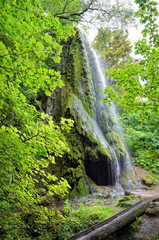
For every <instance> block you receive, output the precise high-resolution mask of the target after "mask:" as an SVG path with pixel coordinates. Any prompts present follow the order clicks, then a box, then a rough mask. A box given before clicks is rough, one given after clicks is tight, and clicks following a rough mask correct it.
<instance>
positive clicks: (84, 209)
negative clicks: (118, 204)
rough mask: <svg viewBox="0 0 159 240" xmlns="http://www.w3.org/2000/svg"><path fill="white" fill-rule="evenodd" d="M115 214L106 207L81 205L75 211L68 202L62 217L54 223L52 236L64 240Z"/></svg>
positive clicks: (114, 211)
mask: <svg viewBox="0 0 159 240" xmlns="http://www.w3.org/2000/svg"><path fill="white" fill-rule="evenodd" d="M115 213H116V210H114V209H111V208H108V207H106V206H100V205H96V206H90V207H88V206H84V205H83V204H81V205H80V206H79V208H78V209H77V210H74V209H73V208H71V207H70V204H69V202H68V201H66V202H65V205H64V212H63V216H61V220H60V221H59V220H58V221H57V223H55V225H54V228H53V236H55V238H52V239H57V238H58V239H59V240H64V239H67V238H69V237H71V236H72V235H75V234H76V233H78V232H81V231H83V230H84V229H86V228H88V227H90V226H92V225H94V224H96V223H98V222H100V221H103V220H105V219H107V218H109V217H111V216H112V215H114V214H115Z"/></svg>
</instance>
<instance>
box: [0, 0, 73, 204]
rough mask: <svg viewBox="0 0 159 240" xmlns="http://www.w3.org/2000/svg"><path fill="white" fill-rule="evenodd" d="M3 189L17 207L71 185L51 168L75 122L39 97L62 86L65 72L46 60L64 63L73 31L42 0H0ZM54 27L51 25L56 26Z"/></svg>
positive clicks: (61, 192) (64, 190)
mask: <svg viewBox="0 0 159 240" xmlns="http://www.w3.org/2000/svg"><path fill="white" fill-rule="evenodd" d="M0 6H1V13H0V21H1V27H0V66H1V67H0V72H1V80H0V96H1V100H0V109H1V115H0V143H1V144H0V165H1V168H0V179H1V180H0V185H1V189H0V195H1V198H2V199H3V200H4V201H8V202H9V203H14V204H15V205H16V206H18V207H26V206H28V205H32V204H33V203H40V202H42V201H43V200H44V199H45V198H46V197H48V196H49V197H50V196H53V195H62V196H63V195H65V194H66V193H67V191H68V188H69V185H68V183H67V181H66V180H64V179H61V180H60V179H58V178H57V177H56V176H55V175H52V174H51V173H49V171H48V168H49V166H50V165H51V164H54V163H55V159H56V158H57V157H62V156H63V154H64V153H65V152H68V151H69V148H68V146H67V143H66V139H65V137H64V132H65V131H69V129H70V127H71V126H72V125H73V123H72V121H71V120H65V119H62V120H61V124H59V126H55V125H54V123H53V121H52V119H51V118H50V117H49V116H47V115H45V114H44V113H43V112H42V113H40V112H39V111H38V109H39V110H41V111H42V107H41V106H40V102H38V101H37V98H38V96H39V93H40V92H42V91H43V92H44V93H45V94H46V95H47V96H48V95H51V93H52V91H54V90H55V89H56V87H57V86H59V87H62V86H63V82H62V80H61V79H60V73H59V72H58V71H55V69H49V68H48V66H47V64H46V62H47V59H48V58H49V59H52V61H53V62H54V64H56V63H59V61H60V54H61V51H62V46H61V45H60V41H61V40H66V39H67V38H68V36H70V35H71V34H73V33H74V30H73V29H72V28H71V26H64V25H62V23H60V21H59V19H58V18H56V17H53V16H52V15H51V14H49V13H47V14H44V12H43V9H42V7H41V5H40V3H38V2H37V1H33V2H32V1H30V0H24V1H16V0H14V1H3V2H1V3H0ZM51 29H52V30H51Z"/></svg>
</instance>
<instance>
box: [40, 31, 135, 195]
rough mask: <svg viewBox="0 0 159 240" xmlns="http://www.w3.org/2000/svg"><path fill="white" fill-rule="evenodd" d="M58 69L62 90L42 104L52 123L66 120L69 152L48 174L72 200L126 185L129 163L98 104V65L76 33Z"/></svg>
mask: <svg viewBox="0 0 159 240" xmlns="http://www.w3.org/2000/svg"><path fill="white" fill-rule="evenodd" d="M58 68H59V70H60V72H61V75H62V80H63V81H64V83H65V86H64V87H63V88H62V89H59V88H57V89H56V91H55V92H54V93H53V94H52V96H51V97H49V98H48V99H47V101H46V103H45V104H44V105H45V109H46V112H47V113H48V114H49V115H51V116H52V117H53V119H54V121H55V122H56V123H58V122H59V120H60V118H61V117H65V118H71V119H73V120H74V126H75V127H74V128H73V129H72V131H71V133H70V134H67V133H66V138H67V139H68V144H69V147H70V153H69V154H68V155H67V156H65V157H64V158H63V159H59V161H58V162H57V164H56V166H55V168H54V170H53V171H56V172H58V173H59V177H65V178H66V179H67V180H68V182H69V183H70V185H71V186H72V192H71V196H72V197H75V196H76V195H85V194H87V193H88V192H89V191H90V189H91V191H92V189H98V187H97V185H98V186H101V185H115V184H116V183H117V182H119V181H121V183H123V185H124V184H125V186H126V183H127V182H128V165H129V164H128V163H127V162H126V161H125V159H126V158H125V156H126V151H125V149H124V147H123V144H122V142H121V140H120V137H119V135H118V134H117V132H116V121H115V118H114V113H113V109H112V107H109V106H107V105H104V104H102V102H101V99H102V98H103V97H104V96H103V90H104V86H103V83H102V80H101V77H100V72H99V66H97V63H96V58H95V56H94V55H93V52H92V50H91V49H90V47H89V43H88V42H87V40H86V39H85V40H83V39H82V38H81V34H80V33H79V32H78V31H77V33H76V36H75V37H73V38H71V39H69V41H68V42H67V43H66V44H65V45H64V47H63V54H62V61H61V64H60V66H58ZM130 174H131V171H130V172H129V175H130ZM121 179H122V180H121ZM92 180H93V181H92ZM90 186H91V187H90Z"/></svg>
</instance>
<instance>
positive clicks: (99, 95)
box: [74, 28, 133, 191]
mask: <svg viewBox="0 0 159 240" xmlns="http://www.w3.org/2000/svg"><path fill="white" fill-rule="evenodd" d="M80 32H81V36H82V41H83V46H84V50H85V55H86V59H87V67H88V71H89V76H90V78H91V81H92V84H93V87H92V89H94V92H95V97H96V103H95V104H94V102H93V103H92V104H94V107H93V108H94V117H91V116H90V115H89V114H88V113H87V112H86V111H82V119H83V125H82V128H83V132H86V131H87V130H88V129H90V130H91V132H92V133H93V135H94V138H95V139H96V140H98V139H99V140H100V142H101V144H102V146H103V147H104V148H105V149H107V150H108V151H109V152H110V154H111V156H112V159H111V160H110V159H109V160H108V159H107V161H105V160H104V159H103V160H101V161H96V162H93V161H91V160H86V161H85V168H86V173H87V175H88V176H89V177H90V178H91V179H92V180H94V182H95V183H96V184H97V185H99V186H110V185H111V186H114V187H115V188H116V189H117V190H118V191H120V189H121V185H120V178H121V175H122V171H123V169H122V166H121V162H120V159H119V158H118V156H117V155H118V154H117V150H116V145H115V144H114V143H113V142H112V143H111V144H109V143H108V141H107V139H106V137H105V136H104V134H103V130H102V125H101V122H100V117H99V116H100V115H101V112H104V111H106V114H110V115H111V114H112V115H113V118H114V122H117V121H116V118H117V117H116V112H115V110H114V109H115V107H114V106H113V104H112V106H111V107H109V106H107V105H103V104H102V102H101V99H103V98H104V88H105V87H106V86H107V79H106V77H105V74H104V71H103V69H102V67H101V58H100V56H98V55H97V54H96V52H95V50H94V49H93V48H92V47H91V44H90V42H89V40H88V39H87V35H86V33H85V32H84V30H83V29H81V28H80ZM80 104H81V105H82V101H81V102H80V103H79V102H77V100H75V105H76V106H75V108H74V111H80V109H81V108H82V107H83V106H82V107H80ZM77 109H78V110H77ZM108 110H109V113H108ZM87 120H89V122H90V125H89V126H88V124H86V122H88V121H87ZM113 124H114V123H109V125H111V127H112V126H113ZM92 126H93V127H92ZM86 128H87V129H86ZM117 133H118V132H117ZM119 134H120V133H119ZM123 161H126V164H125V166H126V168H125V170H126V171H127V172H128V174H129V171H131V173H132V170H129V168H130V169H131V168H132V167H131V164H130V160H129V156H128V154H127V153H126V150H125V156H124V160H123ZM127 185H128V188H131V186H132V185H133V182H132V180H131V178H127Z"/></svg>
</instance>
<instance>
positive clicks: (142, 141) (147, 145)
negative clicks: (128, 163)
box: [122, 111, 159, 173]
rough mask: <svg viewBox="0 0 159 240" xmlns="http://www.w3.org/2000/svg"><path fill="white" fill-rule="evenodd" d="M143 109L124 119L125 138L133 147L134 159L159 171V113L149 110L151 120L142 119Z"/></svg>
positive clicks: (139, 163)
mask: <svg viewBox="0 0 159 240" xmlns="http://www.w3.org/2000/svg"><path fill="white" fill-rule="evenodd" d="M140 114H142V112H141V111H138V112H137V113H134V114H132V115H126V116H125V117H123V119H122V123H123V127H124V129H125V140H126V142H127V143H128V145H129V147H131V155H132V161H133V162H134V163H135V164H136V165H140V166H143V167H145V168H146V169H147V170H151V171H153V172H156V173H157V172H158V171H159V161H158V158H159V150H158V149H159V137H158V136H159V128H158V121H159V118H158V114H157V113H154V112H151V111H149V117H150V119H149V120H146V121H143V120H141V117H140Z"/></svg>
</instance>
